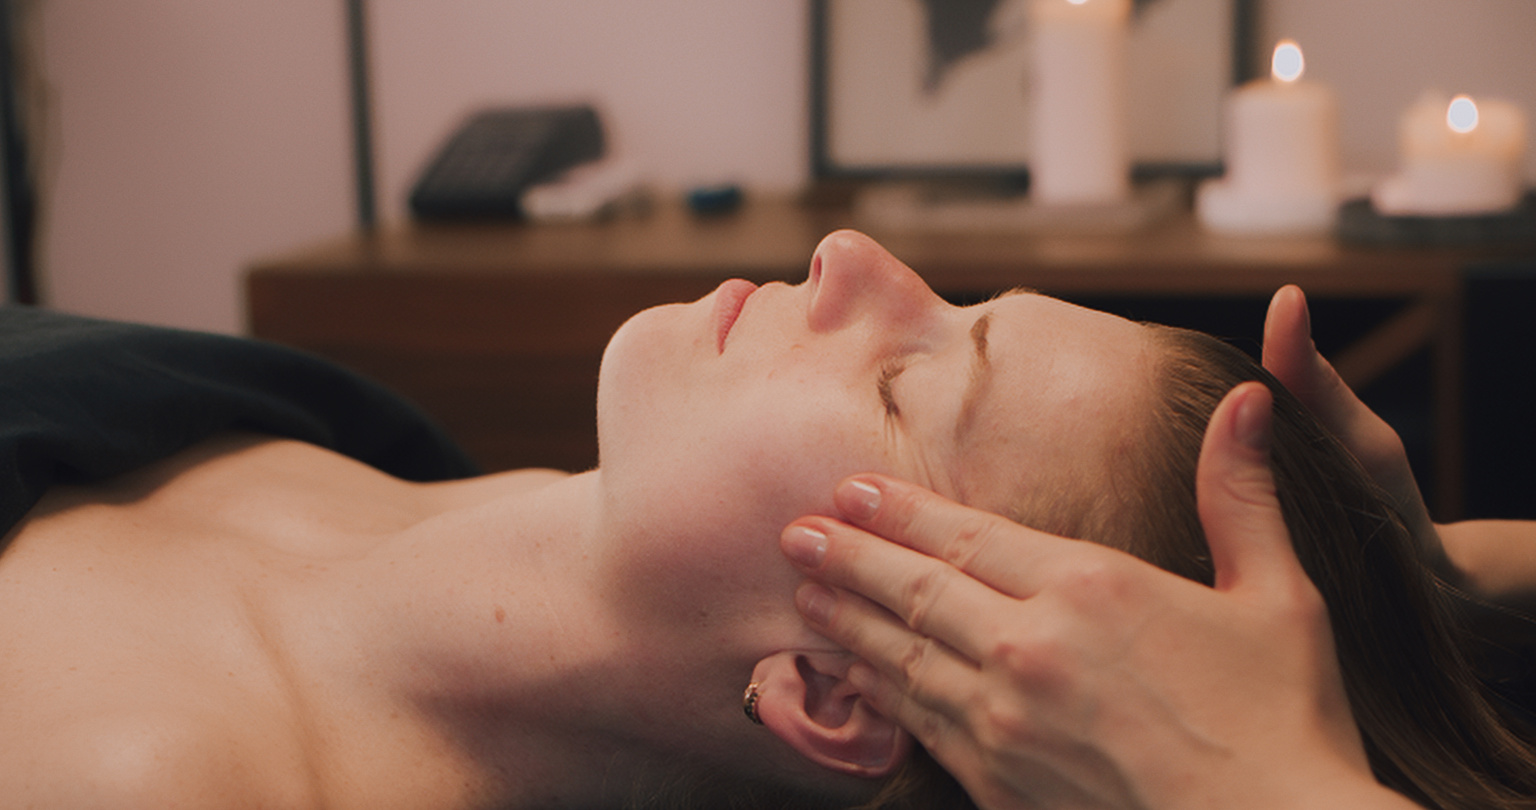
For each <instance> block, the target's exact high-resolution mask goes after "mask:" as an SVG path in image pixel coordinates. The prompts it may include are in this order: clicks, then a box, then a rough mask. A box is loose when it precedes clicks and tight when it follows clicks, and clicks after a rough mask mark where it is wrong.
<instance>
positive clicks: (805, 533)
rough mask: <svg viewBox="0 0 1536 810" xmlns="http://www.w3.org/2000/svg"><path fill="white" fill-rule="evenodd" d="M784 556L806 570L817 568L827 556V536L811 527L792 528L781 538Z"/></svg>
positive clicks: (780, 545)
mask: <svg viewBox="0 0 1536 810" xmlns="http://www.w3.org/2000/svg"><path fill="white" fill-rule="evenodd" d="M779 548H780V549H781V550H783V552H784V556H786V557H788V558H789V559H790V560H791V561H792V562H794V563H795V564H796V565H799V566H801V567H804V568H816V567H818V566H820V565H821V561H822V560H823V559H824V558H825V557H826V556H827V536H826V535H825V534H822V533H821V532H819V531H817V530H815V529H812V528H811V527H809V526H790V527H789V528H787V529H785V530H784V533H783V534H782V535H780V536H779Z"/></svg>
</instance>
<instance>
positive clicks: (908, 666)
mask: <svg viewBox="0 0 1536 810" xmlns="http://www.w3.org/2000/svg"><path fill="white" fill-rule="evenodd" d="M937 645H938V642H936V641H934V640H933V639H931V638H928V637H927V636H918V637H917V638H915V639H913V640H912V641H911V642H909V643H908V644H907V646H906V648H905V649H904V650H902V651H901V655H900V656H898V657H897V659H896V667H897V669H898V671H900V672H901V676H902V679H903V681H904V682H905V683H906V686H907V691H908V693H911V692H915V691H921V689H922V684H923V683H924V682H925V678H926V677H927V674H928V668H929V666H930V665H932V663H933V661H934V658H935V656H937V655H938V653H939V650H938V649H937Z"/></svg>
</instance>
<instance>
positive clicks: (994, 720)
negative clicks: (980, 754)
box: [970, 690, 1040, 751]
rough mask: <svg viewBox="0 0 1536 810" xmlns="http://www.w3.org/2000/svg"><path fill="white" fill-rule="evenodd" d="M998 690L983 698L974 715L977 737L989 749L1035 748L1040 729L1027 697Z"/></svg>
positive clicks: (973, 725) (985, 748)
mask: <svg viewBox="0 0 1536 810" xmlns="http://www.w3.org/2000/svg"><path fill="white" fill-rule="evenodd" d="M1000 692H1001V690H997V691H996V692H995V693H994V694H993V695H991V696H990V697H988V698H986V699H984V700H982V701H981V702H980V705H979V706H978V707H977V708H976V709H975V710H974V712H973V714H972V716H971V721H970V722H971V727H972V729H973V730H974V733H975V735H976V741H977V742H978V743H980V744H981V748H982V749H983V750H986V751H1017V750H1020V749H1027V748H1031V747H1033V746H1034V745H1036V743H1037V742H1038V740H1039V737H1040V729H1039V725H1038V724H1037V723H1036V721H1035V716H1034V714H1033V713H1032V712H1031V711H1030V709H1029V704H1028V703H1027V702H1026V701H1021V700H1018V699H1017V698H1015V697H1013V696H1011V695H1007V694H1003V693H1000Z"/></svg>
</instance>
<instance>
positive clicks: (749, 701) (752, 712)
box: [741, 681, 763, 725]
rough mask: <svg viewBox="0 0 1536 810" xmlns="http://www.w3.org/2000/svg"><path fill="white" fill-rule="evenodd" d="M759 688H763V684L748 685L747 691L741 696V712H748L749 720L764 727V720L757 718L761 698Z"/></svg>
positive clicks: (754, 682) (753, 683) (755, 682)
mask: <svg viewBox="0 0 1536 810" xmlns="http://www.w3.org/2000/svg"><path fill="white" fill-rule="evenodd" d="M759 688H761V684H759V683H758V682H757V681H753V682H752V683H749V684H747V691H746V693H745V694H743V695H742V696H741V710H742V711H743V712H746V714H747V719H748V720H751V721H752V722H754V723H756V724H758V725H762V724H763V718H761V717H758V716H757V698H758V697H759V695H758V691H757V690H758V689H759Z"/></svg>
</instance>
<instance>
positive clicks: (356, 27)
mask: <svg viewBox="0 0 1536 810" xmlns="http://www.w3.org/2000/svg"><path fill="white" fill-rule="evenodd" d="M346 4H347V57H348V65H349V68H350V73H351V84H352V157H353V165H354V167H355V173H356V178H357V226H358V227H359V228H361V229H362V230H363V232H364V233H371V232H372V231H373V230H374V229H375V228H376V227H378V212H377V209H376V208H375V207H374V191H373V112H372V103H371V98H370V96H369V91H368V28H367V25H366V23H367V20H366V19H365V15H364V8H363V5H364V0H346Z"/></svg>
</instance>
